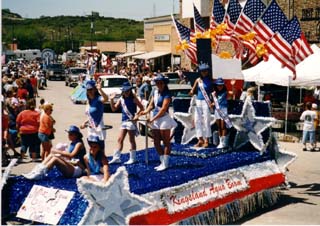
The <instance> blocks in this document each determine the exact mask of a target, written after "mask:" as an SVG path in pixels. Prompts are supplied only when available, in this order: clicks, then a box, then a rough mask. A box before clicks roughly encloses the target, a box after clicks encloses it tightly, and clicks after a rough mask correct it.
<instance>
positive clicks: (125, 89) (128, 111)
mask: <svg viewBox="0 0 320 226" xmlns="http://www.w3.org/2000/svg"><path fill="white" fill-rule="evenodd" d="M132 88H133V87H132V86H131V84H130V83H129V82H125V83H123V85H122V89H121V90H122V96H121V98H120V99H119V100H118V101H117V103H114V102H113V99H114V97H115V94H113V95H111V97H110V105H111V109H112V111H116V110H117V109H118V108H119V107H120V106H121V109H122V123H121V128H120V134H119V137H118V149H117V150H116V151H115V152H114V154H113V158H112V160H111V161H110V164H112V163H120V162H121V160H120V155H121V152H122V148H123V141H124V138H125V137H126V135H127V133H128V134H129V141H130V144H131V149H130V159H129V160H128V161H127V162H125V164H132V163H135V161H136V148H137V147H136V140H135V135H136V134H138V128H137V125H136V122H134V121H132V120H135V119H136V117H135V114H136V112H137V106H138V107H139V109H140V110H139V112H138V113H140V112H141V111H143V109H144V108H143V105H142V104H141V102H140V101H139V99H138V98H137V96H136V95H134V94H133V92H132Z"/></svg>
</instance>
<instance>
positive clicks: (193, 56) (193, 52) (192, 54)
mask: <svg viewBox="0 0 320 226" xmlns="http://www.w3.org/2000/svg"><path fill="white" fill-rule="evenodd" d="M172 21H173V23H174V26H175V27H176V30H177V33H178V36H179V40H180V42H182V41H183V40H186V41H187V43H188V44H189V48H188V49H186V50H184V51H185V53H186V55H187V56H188V57H189V58H190V60H191V61H192V63H194V64H197V63H198V61H197V45H196V43H193V42H191V41H190V37H191V36H194V33H193V32H192V31H191V29H190V28H188V27H186V26H184V25H182V24H181V23H179V21H177V20H176V19H175V18H174V17H173V16H172Z"/></svg>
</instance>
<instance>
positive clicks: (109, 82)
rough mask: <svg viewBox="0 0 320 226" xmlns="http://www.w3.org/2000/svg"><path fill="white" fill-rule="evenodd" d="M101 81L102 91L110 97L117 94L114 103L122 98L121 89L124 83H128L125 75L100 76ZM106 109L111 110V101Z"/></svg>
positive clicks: (106, 105)
mask: <svg viewBox="0 0 320 226" xmlns="http://www.w3.org/2000/svg"><path fill="white" fill-rule="evenodd" d="M99 79H101V86H102V90H103V91H104V92H105V93H106V94H107V96H108V97H109V96H110V95H111V94H112V93H116V97H115V98H114V102H116V101H117V100H118V99H119V98H120V97H121V87H122V84H123V83H124V82H128V81H129V80H128V78H127V77H126V76H123V75H117V74H114V75H101V76H99ZM105 109H106V110H110V101H108V102H107V103H106V104H105Z"/></svg>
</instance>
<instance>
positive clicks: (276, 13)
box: [253, 0, 288, 43]
mask: <svg viewBox="0 0 320 226" xmlns="http://www.w3.org/2000/svg"><path fill="white" fill-rule="evenodd" d="M287 23H288V19H287V17H286V15H285V14H284V13H283V12H282V10H281V8H280V7H279V5H278V4H277V2H276V1H275V0H272V2H271V3H270V5H269V6H268V8H267V9H266V10H265V11H264V13H263V15H262V16H261V18H260V19H259V20H258V21H257V23H256V24H255V26H254V27H253V31H254V32H255V33H256V40H257V41H258V42H259V43H265V42H266V41H268V40H269V39H270V38H271V37H272V36H273V35H274V34H275V33H276V32H277V31H280V30H281V29H282V28H283V27H284V26H285V25H286V24H287Z"/></svg>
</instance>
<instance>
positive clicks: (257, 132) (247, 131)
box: [230, 97, 275, 153]
mask: <svg viewBox="0 0 320 226" xmlns="http://www.w3.org/2000/svg"><path fill="white" fill-rule="evenodd" d="M230 119H231V122H232V124H233V127H234V128H235V129H236V130H237V134H236V137H235V141H234V144H233V147H234V148H235V149H238V148H240V147H242V146H243V145H245V144H246V143H248V142H250V143H251V144H252V145H253V147H255V148H256V149H258V150H259V151H260V152H261V153H263V152H264V151H265V149H266V147H267V145H266V144H265V143H264V142H263V138H262V135H261V133H262V132H263V131H264V130H266V129H267V128H269V127H270V126H271V125H272V124H273V122H274V121H275V119H274V118H272V117H256V111H255V109H254V107H253V105H252V101H251V98H250V97H248V98H246V100H245V102H244V104H243V108H242V113H241V115H230Z"/></svg>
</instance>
